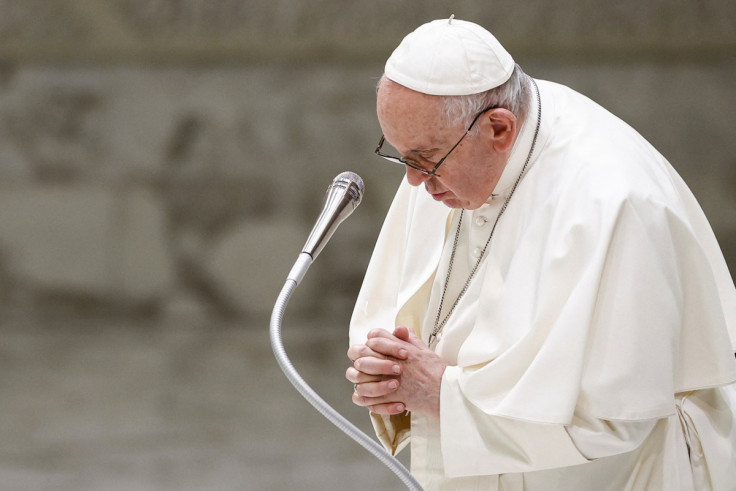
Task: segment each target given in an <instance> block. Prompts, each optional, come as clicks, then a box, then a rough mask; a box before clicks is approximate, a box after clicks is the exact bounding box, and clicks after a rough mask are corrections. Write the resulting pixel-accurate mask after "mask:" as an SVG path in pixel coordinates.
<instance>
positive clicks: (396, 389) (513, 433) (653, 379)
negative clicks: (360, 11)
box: [346, 17, 736, 491]
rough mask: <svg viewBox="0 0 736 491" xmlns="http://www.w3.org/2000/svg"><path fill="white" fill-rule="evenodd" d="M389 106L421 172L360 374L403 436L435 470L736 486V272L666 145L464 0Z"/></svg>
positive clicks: (387, 439) (378, 261)
mask: <svg viewBox="0 0 736 491" xmlns="http://www.w3.org/2000/svg"><path fill="white" fill-rule="evenodd" d="M377 114H378V120H379V123H380V126H381V130H382V131H383V135H382V136H381V137H380V140H379V144H378V147H377V148H376V151H375V153H376V154H377V155H378V156H380V157H382V158H383V159H384V160H386V161H389V162H391V163H392V164H398V165H402V166H403V167H404V168H405V169H406V176H405V178H404V179H403V181H402V182H401V184H400V186H399V188H398V191H397V193H396V196H395V198H394V201H393V203H392V205H391V207H390V209H389V211H388V214H387V216H386V219H385V222H384V225H383V228H382V230H381V233H380V235H379V237H378V241H377V243H376V247H375V250H374V252H373V256H372V258H371V261H370V264H369V266H368V270H367V272H366V275H365V279H364V283H363V287H362V289H361V291H360V294H359V296H358V299H357V302H356V305H355V310H354V313H353V317H352V320H351V326H350V347H349V349H348V357H349V358H350V360H351V361H352V366H350V367H349V368H348V369H347V371H346V378H347V379H348V380H349V381H350V382H351V383H353V384H355V392H354V394H353V396H352V397H353V402H354V403H355V404H357V405H359V406H363V407H366V408H368V409H369V410H370V417H371V420H372V422H373V426H374V428H375V430H376V434H377V437H378V438H379V440H380V441H381V442H382V444H383V445H384V446H385V447H386V449H387V450H388V451H390V452H391V453H393V454H396V453H398V452H399V451H400V450H401V449H403V448H404V447H405V446H407V445H410V447H411V470H412V473H413V474H414V475H415V476H416V478H417V479H418V480H419V482H421V483H422V485H423V486H424V487H425V489H433V490H434V489H438V490H439V489H452V490H464V489H483V490H500V489H503V490H545V491H555V490H560V491H562V490H565V491H570V490H593V489H595V490H607V489H610V490H616V491H620V490H644V489H647V490H665V489H666V490H696V489H697V490H705V489H713V490H728V489H735V488H734V476H736V415H735V414H734V412H735V409H734V408H736V386H735V385H734V383H735V382H736V359H735V358H734V351H736V288H734V283H733V280H732V278H731V276H730V274H729V271H728V269H727V266H726V263H725V261H724V258H723V254H722V253H721V250H720V248H719V246H718V243H717V242H716V239H715V237H714V234H713V232H712V230H711V228H710V225H709V224H708V221H707V219H706V218H705V216H704V214H703V212H702V210H701V208H700V207H699V205H698V203H697V201H696V200H695V198H694V197H693V195H692V193H691V192H690V190H689V189H688V187H687V186H686V185H685V183H684V182H683V181H682V179H681V178H680V177H679V176H678V174H677V173H676V172H675V170H674V169H673V168H672V166H671V165H670V164H669V163H668V162H667V160H666V159H665V158H664V157H663V156H662V155H661V154H660V153H659V152H658V151H657V150H656V149H655V148H653V147H652V146H651V145H650V144H649V143H648V142H647V141H646V140H645V139H644V138H643V137H642V136H641V135H639V134H638V133H637V132H636V131H635V130H634V129H632V128H631V127H630V126H629V125H627V124H626V123H625V122H623V121H621V120H620V119H618V118H617V117H615V116H614V115H612V114H611V113H610V112H608V111H607V110H605V109H604V108H602V107H600V106H599V105H597V104H596V103H594V102H593V101H591V100H590V99H588V98H586V97H584V96H583V95H581V94H579V93H577V92H575V91H573V90H571V89H570V88H568V87H564V86H562V85H559V84H555V83H552V82H548V81H543V80H536V79H534V78H532V77H530V76H528V75H527V74H525V73H524V72H523V71H522V69H521V67H519V66H518V65H517V64H516V63H515V62H514V60H513V58H512V57H511V55H510V54H509V53H508V52H507V51H506V50H505V49H504V48H503V46H501V45H500V44H499V42H498V41H497V40H496V38H495V37H494V36H493V35H492V34H491V33H489V32H488V31H487V30H486V29H484V28H483V27H481V26H479V25H477V24H474V23H471V22H466V21H461V20H458V19H454V18H452V17H451V18H450V19H443V20H436V21H433V22H429V23H427V24H424V25H422V26H420V27H419V28H417V29H416V30H415V31H414V32H412V33H410V34H409V35H407V36H406V37H405V38H404V40H403V41H402V42H401V43H400V44H399V46H398V47H397V48H396V49H395V51H394V52H393V53H392V54H391V56H390V57H389V58H388V60H387V62H386V66H385V72H384V75H383V77H381V79H380V81H379V84H378V91H377Z"/></svg>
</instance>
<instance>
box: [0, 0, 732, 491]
mask: <svg viewBox="0 0 736 491" xmlns="http://www.w3.org/2000/svg"><path fill="white" fill-rule="evenodd" d="M452 12H454V13H455V14H456V16H457V17H458V18H463V19H467V20H474V21H476V22H478V23H481V24H483V25H485V26H486V27H488V28H489V29H491V30H492V31H493V32H494V33H495V34H496V35H497V37H498V38H499V39H500V40H501V42H502V43H504V44H505V45H506V46H507V48H508V49H509V50H510V51H511V53H512V54H513V55H514V57H515V58H516V60H517V62H519V63H520V64H521V65H522V66H523V67H524V68H525V70H526V71H527V72H528V73H529V74H531V75H532V76H535V77H537V78H543V79H549V80H554V81H558V82H562V83H565V84H567V85H570V86H572V87H573V88H576V89H578V90H580V91H581V92H583V93H585V94H586V95H588V96H590V97H591V98H593V99H594V100H596V101H598V102H600V103H601V104H603V105H604V106H606V107H607V108H609V109H610V110H612V111H613V112H614V113H616V114H618V115H619V116H621V117H622V118H623V119H625V120H626V121H628V122H629V123H630V124H632V125H633V126H634V127H635V128H636V129H637V130H639V131H640V132H641V133H642V134H643V135H644V136H645V137H646V138H648V139H649V140H650V141H651V142H652V143H653V144H654V145H655V146H657V147H658V148H659V149H660V150H661V151H662V153H663V154H664V155H665V156H666V157H668V159H669V160H670V162H671V163H672V164H673V165H674V166H675V168H676V169H678V171H679V172H680V173H681V174H682V175H683V177H684V178H685V180H686V181H687V182H688V183H689V184H690V185H691V188H692V189H693V191H694V192H695V194H696V196H697V198H698V199H699V201H700V202H701V205H702V206H703V208H704V209H705V211H706V214H707V215H708V217H709V218H710V220H711V224H712V226H713V227H714V229H715V231H716V234H717V236H718V238H719V240H720V242H721V245H722V247H723V249H724V252H725V253H726V256H727V259H728V261H729V264H730V266H731V269H732V271H736V165H734V164H736V157H734V155H736V138H734V137H733V128H736V95H735V93H734V88H735V87H736V86H735V85H734V79H735V77H736V3H734V2H731V1H727V0H689V1H686V0H673V1H668V2H663V1H648V2H642V1H640V0H636V1H635V0H625V1H620V2H610V1H603V0H555V1H549V0H529V1H526V2H518V1H508V0H497V1H492V2H488V1H471V0H466V1H454V2H449V1H426V2H395V1H388V0H375V1H372V2H360V3H358V2H337V1H334V0H319V1H297V0H278V1H269V2H267V1H245V0H239V1H238V0H209V1H207V0H178V1H177V0H98V1H93V0H90V1H83V0H0V307H2V311H1V312H2V313H0V321H1V324H0V329H1V330H0V334H2V337H3V339H4V341H3V343H4V344H3V346H4V348H3V351H2V352H0V363H2V365H0V368H1V369H2V370H1V372H2V375H0V390H2V393H0V399H2V400H3V401H4V403H3V404H4V405H3V406H0V409H2V410H3V411H4V412H5V415H4V417H3V418H0V419H4V420H5V421H12V423H7V424H6V425H5V426H0V441H3V442H7V443H4V444H2V445H3V446H2V447H1V448H3V453H0V480H4V482H14V483H16V482H17V483H18V486H17V489H28V488H34V487H38V488H39V489H40V488H43V487H44V486H46V485H48V484H49V483H56V484H59V483H62V484H63V485H64V486H68V489H100V488H102V489H116V488H118V487H119V488H120V489H130V488H131V487H135V488H137V489H184V488H185V487H186V485H185V483H190V484H189V485H191V486H192V489H202V488H205V489H208V488H217V489H242V488H243V486H245V488H246V489H286V488H289V487H301V488H303V489H344V488H341V487H340V486H339V485H335V482H336V481H335V480H336V479H338V481H337V482H339V479H344V478H350V477H351V476H358V475H363V474H361V473H364V474H365V475H366V476H371V475H373V473H378V475H380V476H382V477H381V478H380V479H384V480H385V482H388V483H391V484H394V485H395V482H394V480H393V479H392V476H390V475H386V474H385V472H384V471H383V470H382V468H380V466H377V465H374V464H372V463H370V464H369V463H367V462H366V461H369V460H370V459H371V457H369V456H368V455H367V454H366V453H364V452H363V451H362V449H358V450H353V446H352V443H351V442H348V443H344V442H343V438H342V437H341V436H340V435H339V434H337V433H336V432H335V431H334V430H332V429H331V427H329V426H328V425H327V423H324V422H323V421H322V420H321V419H320V416H319V415H316V416H315V415H312V414H311V413H310V412H311V409H309V408H307V407H306V405H305V404H303V403H302V402H301V401H300V399H299V398H298V396H295V395H294V394H293V390H292V389H291V387H289V386H288V384H286V383H284V381H283V380H282V377H281V376H280V373H279V372H278V369H277V368H276V367H275V365H274V363H273V361H272V358H271V356H270V353H269V352H268V350H269V348H268V341H267V334H266V332H265V331H266V330H267V323H268V322H267V321H268V315H269V313H270V310H271V307H272V305H273V301H274V300H275V298H276V295H277V293H278V291H279V289H280V287H281V285H282V284H283V280H284V278H285V275H286V273H287V272H288V270H289V268H290V266H291V264H292V262H293V260H294V259H295V258H296V255H297V253H298V251H299V249H300V247H301V245H302V244H303V242H304V240H305V239H306V235H307V233H308V231H309V229H310V228H311V225H312V223H313V221H314V219H315V218H316V215H317V213H318V212H319V208H320V203H321V199H322V196H323V193H324V190H325V188H326V186H327V184H328V183H329V182H330V181H331V179H332V178H333V177H334V176H335V175H336V174H337V173H339V172H341V171H343V170H352V171H355V172H357V173H359V174H360V175H361V176H362V177H363V178H364V180H365V182H366V195H365V199H364V202H363V204H362V205H361V207H360V208H359V209H358V210H357V211H356V212H355V214H354V215H353V216H352V217H351V218H350V220H348V221H347V222H346V223H345V224H344V225H343V226H342V227H341V228H340V230H339V231H338V233H337V234H336V235H335V237H334V238H333V240H332V242H331V243H330V244H329V245H328V247H327V248H326V249H325V251H324V252H323V254H322V256H320V258H319V260H318V261H317V262H316V263H315V265H314V266H313V267H312V268H311V270H310V272H309V275H308V276H307V278H306V279H305V281H304V283H303V284H302V286H301V287H300V289H299V290H298V291H297V293H296V294H295V296H294V298H293V299H292V301H291V303H290V306H289V311H288V315H287V319H286V325H285V337H287V338H288V337H289V336H294V337H296V338H297V339H299V342H298V343H294V345H293V349H295V350H296V353H297V355H295V356H297V357H298V359H299V360H301V363H302V367H303V368H304V369H305V370H307V371H308V372H309V373H310V374H312V377H311V379H310V380H311V381H312V382H313V383H314V384H315V386H317V387H319V388H321V389H322V390H324V391H326V392H327V393H328V394H330V396H331V397H332V400H331V402H334V403H335V404H337V405H341V406H340V407H341V408H342V409H343V410H344V411H346V412H348V413H349V414H351V415H352V416H354V417H355V419H356V420H358V421H361V422H362V423H361V424H364V423H365V422H364V418H363V413H362V411H361V412H355V411H354V410H353V408H351V407H350V405H349V403H346V400H347V398H348V397H349V395H348V394H349V392H350V390H351V388H350V387H349V386H347V385H346V384H345V383H344V381H342V373H343V371H344V369H345V367H346V363H345V362H346V359H345V358H344V354H343V353H344V351H345V343H346V342H347V336H346V332H345V330H346V323H347V320H348V318H349V312H350V307H351V302H352V301H353V299H354V297H355V295H356V293H357V289H358V287H359V285H360V280H361V277H362V273H363V271H364V268H365V266H366V264H367V261H368V256H369V254H370V251H371V248H372V246H373V243H374V241H375V237H376V234H377V233H378V228H379V226H380V223H381V218H382V216H383V214H384V213H385V211H386V209H387V207H388V205H389V202H390V199H391V196H392V194H393V191H394V189H395V187H396V185H397V183H398V181H399V179H400V178H401V175H402V171H401V169H394V168H392V167H390V166H389V165H388V164H384V163H382V162H381V161H380V160H377V159H376V158H374V156H373V155H372V150H373V148H374V146H375V144H376V142H377V139H378V136H379V133H380V129H379V127H378V124H377V122H376V120H375V113H374V106H373V104H374V85H375V81H376V79H377V77H378V76H379V75H380V74H381V71H382V65H383V61H384V59H385V58H386V56H388V54H389V53H390V51H391V49H392V48H393V47H394V46H395V45H396V44H397V43H398V42H399V41H400V39H401V37H402V36H403V35H405V34H406V33H407V32H409V31H410V30H412V29H413V28H414V27H416V26H417V25H419V24H420V23H422V22H424V21H427V20H431V19H433V18H444V17H448V16H449V14H450V13H452ZM291 325H293V327H291ZM291 329H296V330H297V332H293V331H291ZM305 330H308V331H307V332H305ZM287 347H288V343H287ZM79 360H82V361H79ZM182 373H184V374H190V375H191V376H181V374H182ZM254 374H258V375H260V376H256V375H254ZM264 377H265V382H264ZM110 386H118V387H123V388H124V389H121V390H120V391H117V392H116V391H112V392H111V391H109V390H108V388H109V387H110ZM100 393H101V394H102V396H101V397H97V395H96V394H100ZM137 394H143V396H141V397H142V399H141V400H139V399H138V398H136V395H137ZM275 398H280V399H275ZM212 401H215V402H214V405H215V407H216V409H217V410H213V409H212V405H211V404H210V405H208V404H206V403H205V402H210V403H212ZM29 404H30V405H31V406H32V407H35V408H37V415H36V417H35V418H29V417H28V412H27V407H28V405H29ZM167 404H168V405H167ZM264 413H267V414H269V417H266V418H264V417H261V418H260V419H259V417H254V416H253V415H254V414H264ZM0 416H3V415H0ZM300 418H303V419H300ZM42 421H45V422H46V424H45V425H44V424H41V422H42ZM90 422H92V423H90ZM93 423H94V424H93ZM69 428H72V429H71V430H70V429H69ZM193 428H196V429H193ZM233 428H237V430H234V429H233ZM271 428H273V429H274V431H275V432H276V433H274V435H277V436H276V437H273V435H271V437H270V438H269V431H270V430H269V429H271ZM74 429H76V430H77V431H74ZM277 430H278V431H282V432H283V433H278V431H277ZM29 434H30V435H34V437H33V438H30V439H28V438H27V437H26V436H27V435H29ZM287 434H288V435H290V438H292V439H293V438H296V439H297V441H298V442H299V443H298V444H296V445H294V444H291V443H293V440H289V438H287V436H286V435H287ZM323 434H326V435H328V438H327V440H325V441H320V442H316V443H314V440H315V439H317V438H320V437H321V436H322V435H323ZM162 435H163V436H162ZM172 435H174V436H172ZM294 435H296V436H294ZM80 442H82V443H80ZM85 442H86V443H85ZM126 442H127V443H126ZM156 442H158V443H156ZM157 445H158V446H157ZM309 445H313V449H312V447H309ZM325 447H329V448H331V449H332V450H326V449H325ZM264 449H266V450H264ZM305 449H309V452H308V453H309V455H310V456H311V459H312V460H308V461H304V458H305V456H304V450H305ZM264 451H265V455H267V456H270V457H269V458H265V457H264V453H263V452H264ZM141 452H143V455H146V458H145V459H143V460H145V463H144V462H143V461H139V460H135V459H134V458H133V457H132V455H141ZM321 452H326V453H325V454H324V455H325V456H324V458H321V455H322V454H321ZM300 459H301V460H300ZM335 461H337V462H338V464H339V465H332V464H330V465H327V464H326V462H335ZM265 462H270V463H271V465H272V466H271V467H267V468H268V471H267V472H266V473H265V474H264V473H263V472H262V473H260V474H258V475H259V476H260V477H259V478H258V479H256V477H255V476H256V474H257V473H256V472H255V469H257V468H263V467H262V466H264V465H266V464H265ZM274 462H275V464H274ZM295 462H309V463H308V464H303V465H301V466H299V467H298V469H297V470H292V471H290V472H286V473H284V472H283V470H282V469H281V467H279V466H280V465H284V466H292V467H293V466H294V465H295ZM258 466H261V467H258ZM91 469H95V470H91ZM264 476H265V477H264ZM299 479H303V481H300V480H299ZM9 480H10V481H9ZM292 480H293V481H292ZM295 482H299V483H301V484H300V485H299V486H296V485H295V484H294V483H295ZM243 483H249V484H247V485H245V484H243ZM331 486H334V487H331ZM358 488H360V486H359V485H358V484H356V486H355V489H358ZM361 489H362V488H361ZM365 489H374V487H373V485H372V484H371V485H366V487H365Z"/></svg>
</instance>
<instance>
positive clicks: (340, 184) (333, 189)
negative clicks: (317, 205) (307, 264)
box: [302, 171, 365, 259]
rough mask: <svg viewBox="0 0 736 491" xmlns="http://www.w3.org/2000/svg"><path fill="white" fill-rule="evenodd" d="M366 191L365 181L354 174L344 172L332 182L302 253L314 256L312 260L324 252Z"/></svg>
mask: <svg viewBox="0 0 736 491" xmlns="http://www.w3.org/2000/svg"><path fill="white" fill-rule="evenodd" d="M364 189H365V187H364V184H363V179H361V178H360V176H359V175H358V174H356V173H354V172H349V171H346V172H342V173H340V174H338V175H337V177H335V179H333V180H332V183H330V185H329V186H328V187H327V192H326V193H325V198H324V203H323V206H322V213H321V214H320V216H319V217H318V218H317V222H316V223H315V224H314V227H313V228H312V232H311V233H310V234H309V237H308V238H307V242H306V244H304V247H303V248H302V252H306V253H307V254H309V255H310V256H312V259H315V258H316V257H317V255H318V254H319V253H320V252H322V249H323V248H324V246H325V244H327V241H328V240H330V238H331V237H332V234H334V233H335V230H337V226H338V225H340V223H342V221H343V220H345V219H346V218H347V217H349V216H350V214H351V213H352V212H353V210H355V208H357V206H358V205H359V204H360V202H361V200H362V199H363V191H364Z"/></svg>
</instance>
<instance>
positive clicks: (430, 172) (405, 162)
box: [375, 105, 498, 177]
mask: <svg viewBox="0 0 736 491" xmlns="http://www.w3.org/2000/svg"><path fill="white" fill-rule="evenodd" d="M496 108H498V105H493V106H489V107H487V108H485V109H483V110H482V111H481V112H479V113H478V114H477V115H476V116H475V118H473V121H472V122H471V123H470V126H468V129H467V130H465V133H463V136H461V137H460V139H459V140H458V141H457V143H456V144H454V145H453V146H452V148H451V149H450V151H449V152H447V153H446V154H445V156H444V157H442V158H441V159H440V161H439V162H437V164H435V166H434V168H432V170H427V169H424V168H422V167H419V165H418V164H416V163H414V162H412V161H410V160H406V159H404V158H402V157H394V156H393V155H388V154H385V153H381V148H382V147H383V144H384V142H385V141H386V137H385V136H384V135H381V139H380V140H379V141H378V146H377V147H376V151H375V154H376V155H378V156H379V157H383V158H384V159H386V160H388V161H389V162H393V163H395V164H401V165H406V166H407V167H411V168H412V169H414V170H418V171H419V172H421V173H422V174H426V175H428V176H434V177H442V176H440V175H439V174H437V169H439V168H440V166H441V165H442V164H443V163H444V162H445V160H446V159H447V157H449V156H450V154H451V153H452V151H453V150H455V149H456V148H457V146H458V145H460V143H461V142H462V141H463V139H464V138H465V137H466V136H467V134H468V133H470V130H472V129H473V125H475V122H476V121H478V119H479V118H480V117H481V115H482V114H484V113H486V112H488V111H490V110H491V109H496Z"/></svg>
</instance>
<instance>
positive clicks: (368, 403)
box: [353, 393, 406, 414]
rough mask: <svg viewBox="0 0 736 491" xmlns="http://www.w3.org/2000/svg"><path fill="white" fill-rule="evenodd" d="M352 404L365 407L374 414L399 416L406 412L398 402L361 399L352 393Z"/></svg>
mask: <svg viewBox="0 0 736 491" xmlns="http://www.w3.org/2000/svg"><path fill="white" fill-rule="evenodd" d="M353 404H355V405H356V406H361V407H367V408H369V409H370V410H371V411H373V412H374V413H376V414H401V413H402V412H404V411H406V405H405V404H404V403H403V402H400V401H391V400H385V399H383V398H375V397H363V396H361V395H359V394H357V393H353Z"/></svg>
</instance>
